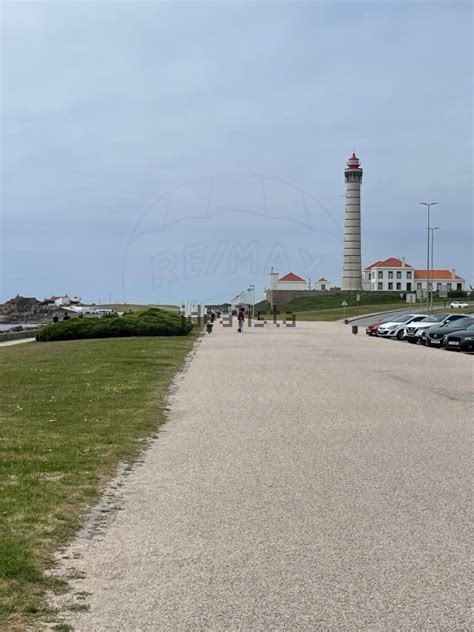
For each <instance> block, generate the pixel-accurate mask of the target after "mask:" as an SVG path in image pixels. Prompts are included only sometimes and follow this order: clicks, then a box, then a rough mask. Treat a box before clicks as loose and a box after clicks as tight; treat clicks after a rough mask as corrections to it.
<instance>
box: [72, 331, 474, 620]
mask: <svg viewBox="0 0 474 632" xmlns="http://www.w3.org/2000/svg"><path fill="white" fill-rule="evenodd" d="M215 329H216V331H215V333H214V334H212V335H210V336H206V337H205V338H204V339H203V340H202V342H201V343H200V344H199V347H198V349H197V352H196V354H195V356H194V358H193V359H192V361H191V363H190V365H189V367H188V369H187V371H186V372H185V373H184V374H183V376H182V377H181V378H180V380H179V384H178V387H177V390H176V392H175V393H174V394H173V395H172V397H171V408H170V420H169V422H168V423H167V424H166V426H164V427H163V429H162V431H161V432H160V434H159V437H158V439H157V440H156V441H154V443H153V444H152V446H151V447H150V449H149V450H148V451H147V452H146V454H145V458H144V460H143V462H142V463H141V464H139V465H137V466H136V467H135V468H134V469H133V471H132V472H131V473H130V474H129V475H128V476H127V477H126V479H125V482H124V484H123V486H122V487H121V488H120V491H118V492H116V493H117V498H118V499H119V504H120V505H121V511H112V512H111V513H110V515H109V516H108V525H107V527H106V528H105V529H102V530H100V529H99V530H98V532H97V531H96V532H95V533H93V530H92V531H91V529H85V530H84V531H83V532H82V534H81V535H80V537H78V539H77V540H76V541H75V542H74V543H73V545H72V546H71V547H70V549H69V550H68V551H67V552H66V554H65V559H64V560H63V565H64V569H66V571H67V572H68V573H69V574H70V575H71V574H72V575H76V576H77V577H83V578H82V579H74V580H72V582H71V583H72V586H73V592H72V593H70V594H69V595H68V597H67V598H66V601H68V602H69V603H71V602H72V601H74V599H76V603H84V604H85V605H84V606H83V607H84V608H88V610H87V611H84V612H68V611H67V610H65V618H66V620H67V621H69V622H70V623H72V624H73V625H74V629H75V630H80V631H83V632H91V631H95V632H99V631H102V630H103V631H106V630H114V631H115V630H116V631H119V630H120V631H122V630H126V631H132V630H133V631H145V630H146V631H148V630H159V631H161V630H163V631H174V630H177V631H181V630H189V631H194V630H291V631H293V630H364V631H366V630H403V631H404V630H406V631H412V630H468V629H469V628H470V625H469V619H468V613H469V609H468V605H469V583H468V575H467V571H468V550H469V549H468V544H469V543H468V520H469V506H470V494H469V491H470V485H469V481H470V480H471V474H470V437H471V432H470V424H471V422H472V402H473V395H472V386H473V379H472V378H473V371H472V368H473V358H472V357H470V356H467V355H463V354H458V353H450V352H444V351H440V350H438V349H425V348H423V347H418V346H414V345H409V344H407V343H400V342H395V341H389V340H379V339H374V338H369V337H367V336H365V335H364V334H359V335H358V336H353V335H351V333H350V328H349V327H347V326H346V327H345V326H344V325H342V324H340V323H301V324H298V325H297V326H296V328H285V327H283V326H282V327H279V328H276V327H275V326H273V325H269V326H267V327H264V328H260V329H255V328H252V329H247V330H246V331H245V333H244V334H242V335H239V334H237V333H236V331H235V329H234V330H230V329H226V328H221V327H219V326H217V327H215Z"/></svg>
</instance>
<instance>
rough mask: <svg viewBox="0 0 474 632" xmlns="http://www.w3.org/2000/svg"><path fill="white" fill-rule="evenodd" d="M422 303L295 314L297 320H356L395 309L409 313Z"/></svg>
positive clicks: (337, 308) (362, 306) (390, 304)
mask: <svg viewBox="0 0 474 632" xmlns="http://www.w3.org/2000/svg"><path fill="white" fill-rule="evenodd" d="M421 306H422V305H421V303H411V304H410V305H408V304H407V303H402V304H400V303H386V304H383V305H360V306H359V307H357V306H356V307H353V306H348V307H346V309H345V311H344V308H342V307H335V308H332V309H320V310H307V311H304V312H295V316H296V320H297V321H298V320H331V321H332V320H341V319H342V318H355V317H357V316H364V315H365V314H374V313H377V312H386V311H390V310H393V309H406V311H407V312H409V311H410V309H413V308H414V307H421Z"/></svg>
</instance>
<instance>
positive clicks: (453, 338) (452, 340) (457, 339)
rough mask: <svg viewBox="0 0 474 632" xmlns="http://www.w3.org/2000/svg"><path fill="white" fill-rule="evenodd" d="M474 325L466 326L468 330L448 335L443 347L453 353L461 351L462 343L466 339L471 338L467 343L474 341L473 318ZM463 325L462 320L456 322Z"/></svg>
mask: <svg viewBox="0 0 474 632" xmlns="http://www.w3.org/2000/svg"><path fill="white" fill-rule="evenodd" d="M471 320H472V323H470V324H469V325H467V326H465V327H466V329H458V330H456V331H454V332H453V333H449V334H446V335H445V336H444V338H443V341H442V345H443V347H444V348H445V349H450V350H452V351H459V350H460V349H461V341H462V340H464V339H465V338H469V340H468V341H467V342H470V341H471V340H472V341H474V318H471ZM456 322H458V323H462V322H463V321H462V320H458V321H456Z"/></svg>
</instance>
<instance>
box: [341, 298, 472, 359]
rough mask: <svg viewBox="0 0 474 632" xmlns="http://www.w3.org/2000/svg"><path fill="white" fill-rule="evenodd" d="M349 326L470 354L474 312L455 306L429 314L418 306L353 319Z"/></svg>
mask: <svg viewBox="0 0 474 632" xmlns="http://www.w3.org/2000/svg"><path fill="white" fill-rule="evenodd" d="M465 307H468V305H467V304H466V305H465ZM350 325H351V326H352V327H354V326H357V327H358V329H359V330H360V331H361V333H362V332H364V331H365V333H366V334H368V335H369V336H372V337H376V338H379V339H380V338H383V339H386V340H392V341H397V342H399V343H411V344H415V345H418V346H420V347H421V346H425V347H431V348H437V349H443V350H445V351H460V352H463V353H468V354H470V353H474V314H469V313H468V314H466V313H464V312H462V311H461V310H460V309H457V308H451V309H449V308H448V309H446V310H442V311H440V310H438V311H435V312H434V313H432V314H427V313H426V312H425V311H423V310H422V309H417V310H413V311H411V312H410V311H409V310H405V311H397V312H393V313H391V314H378V315H377V314H376V315H373V316H366V317H364V318H359V319H353V320H351V322H350Z"/></svg>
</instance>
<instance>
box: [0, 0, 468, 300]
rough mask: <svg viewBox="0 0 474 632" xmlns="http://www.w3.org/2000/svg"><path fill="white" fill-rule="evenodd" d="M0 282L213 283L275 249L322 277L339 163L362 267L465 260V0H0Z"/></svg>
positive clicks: (58, 287) (329, 259) (257, 269)
mask: <svg viewBox="0 0 474 632" xmlns="http://www.w3.org/2000/svg"><path fill="white" fill-rule="evenodd" d="M1 29H2V49H1V63H2V68H1V80H2V85H1V89H2V92H1V122H2V155H1V220H2V223H1V228H2V229H1V237H2V242H1V270H0V272H1V286H0V301H4V300H7V299H8V298H11V297H12V296H15V295H16V294H20V295H24V296H36V297H37V298H39V299H42V298H44V297H46V296H50V295H51V294H63V293H68V294H69V295H77V296H80V297H82V299H83V301H87V302H102V303H107V302H109V301H110V300H112V302H129V303H133V302H138V303H182V302H189V301H193V300H194V301H197V302H204V303H206V302H208V303H212V302H224V301H227V300H229V299H231V298H232V297H234V296H235V295H236V294H238V293H239V292H240V291H241V290H243V289H245V288H247V287H248V286H249V285H251V284H254V285H255V286H256V288H257V299H258V298H261V295H262V292H263V289H264V288H265V287H267V286H268V285H269V280H268V275H269V272H270V270H271V268H272V267H273V268H274V270H275V271H277V272H279V273H281V274H284V273H286V272H289V271H292V272H294V273H296V274H299V275H301V276H303V277H305V278H307V279H311V280H312V281H315V280H316V279H318V278H319V277H320V276H325V277H326V278H327V279H329V280H330V281H331V282H332V284H334V285H340V283H341V273H342V248H343V225H344V174H343V171H344V166H345V163H346V161H347V159H348V157H349V156H350V155H351V154H352V152H353V151H355V152H356V153H357V155H358V156H359V157H360V160H361V163H362V166H363V169H364V176H363V184H362V257H363V265H364V266H366V265H369V264H371V263H372V262H374V261H376V260H379V259H385V258H387V257H390V256H396V257H402V256H404V257H405V258H406V260H407V262H408V263H410V264H412V265H414V266H415V267H421V268H425V267H426V235H427V231H426V222H427V217H426V208H425V207H424V206H420V204H419V202H421V201H428V202H431V201H436V202H438V204H437V205H436V206H434V207H432V219H431V224H432V225H433V226H439V227H440V229H439V230H438V231H436V236H435V246H434V265H435V267H437V268H455V269H456V271H457V272H458V273H460V274H462V275H463V276H464V277H465V278H466V280H467V282H468V283H473V282H474V274H473V248H472V244H473V219H472V218H473V215H472V199H473V196H472V193H473V191H472V177H473V176H472V174H473V170H472V167H473V165H472V85H473V71H472V59H473V56H472V53H473V50H472V40H473V37H472V36H473V33H472V4H471V3H470V2H467V1H466V2H464V1H456V0H454V1H453V0H449V1H446V2H445V1H443V0H439V1H438V0H435V1H431V2H426V1H422V2H412V1H410V2H408V1H406V2H405V1H403V0H399V1H394V2H391V1H389V0H385V1H384V2H375V1H374V2H354V1H353V0H351V1H350V2H345V1H337V0H336V1H331V2H317V1H315V2H288V3H286V2H275V3H273V2H263V1H262V2H227V1H222V2H190V3H186V2H168V3H159V2H110V1H104V2H76V1H73V2H67V1H65V2H61V3H60V2H51V3H49V2H48V3H47V2H34V3H29V2H4V3H3V4H2V14H1Z"/></svg>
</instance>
